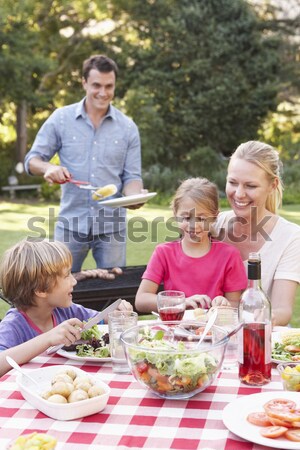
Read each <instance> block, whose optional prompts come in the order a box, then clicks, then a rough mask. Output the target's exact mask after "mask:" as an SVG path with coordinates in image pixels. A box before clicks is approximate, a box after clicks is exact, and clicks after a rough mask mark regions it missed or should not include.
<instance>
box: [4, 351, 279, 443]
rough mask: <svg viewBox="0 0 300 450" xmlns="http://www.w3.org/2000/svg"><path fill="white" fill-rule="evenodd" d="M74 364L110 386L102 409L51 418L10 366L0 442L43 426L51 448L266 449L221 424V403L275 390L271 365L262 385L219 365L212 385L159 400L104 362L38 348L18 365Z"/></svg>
mask: <svg viewBox="0 0 300 450" xmlns="http://www.w3.org/2000/svg"><path fill="white" fill-rule="evenodd" d="M57 364H59V365H61V366H62V367H63V365H65V364H66V365H72V364H73V365H76V366H77V367H79V368H81V369H83V370H85V371H87V372H89V373H91V374H93V375H96V376H97V377H99V378H100V379H101V380H102V381H104V382H105V383H107V384H108V385H109V386H110V388H111V395H110V397H109V400H108V404H107V405H106V407H105V409H104V410H103V411H102V412H100V413H98V414H94V415H92V416H88V417H85V418H82V419H78V420H71V421H56V420H53V419H50V418H49V417H47V416H45V415H44V414H42V413H41V412H39V411H38V410H37V409H35V408H34V407H32V406H31V405H30V404H29V403H27V402H26V401H25V400H24V399H23V397H22V395H21V393H20V392H19V391H18V387H17V385H16V383H15V378H16V375H17V372H16V371H15V370H11V371H10V372H8V373H7V374H6V375H4V376H3V377H2V378H1V379H0V448H1V449H3V450H4V449H5V448H6V446H7V445H8V443H9V442H10V441H11V440H12V439H15V438H16V437H18V436H19V435H20V434H22V433H23V434H24V433H25V432H26V433H31V432H33V431H38V432H45V433H49V434H50V435H52V436H54V437H56V438H57V440H58V445H57V447H56V450H104V449H105V450H111V449H118V450H120V449H122V450H125V449H160V450H166V449H181V450H185V449H186V450H196V449H201V450H204V449H206V450H208V449H209V450H267V449H269V450H270V447H265V446H261V445H258V444H254V443H252V442H249V441H245V440H243V439H241V438H239V437H238V436H236V435H234V434H233V433H231V432H230V431H229V430H228V429H227V428H226V427H225V425H224V424H223V421H222V411H223V409H224V407H225V406H226V405H227V404H228V403H229V402H231V401H233V400H235V399H236V398H238V397H241V396H246V395H249V394H252V393H259V392H268V391H279V392H278V396H280V391H281V392H282V385H281V382H280V380H279V376H278V374H277V371H276V369H275V368H273V369H272V370H273V377H272V382H271V383H269V384H267V385H265V386H264V387H249V386H245V385H243V384H241V383H240V381H239V379H238V376H237V369H236V368H234V369H231V370H230V371H223V372H221V373H220V374H219V376H218V378H217V379H216V380H215V381H214V383H213V384H212V386H210V387H209V388H207V389H206V390H205V391H204V392H202V393H200V394H198V395H196V396H195V397H193V398H191V399H189V400H164V399H162V398H159V397H157V396H155V395H153V394H152V393H150V391H149V390H147V389H144V388H143V387H142V386H141V385H140V384H139V383H138V382H137V381H136V380H135V378H134V376H133V375H131V374H124V375H123V374H122V375H120V374H115V373H113V372H112V369H111V365H110V363H109V362H106V363H100V361H99V363H94V362H92V363H91V362H86V361H82V362H81V361H80V362H78V361H76V360H71V359H67V358H64V357H63V356H59V355H57V354H54V355H47V354H46V353H43V354H41V355H39V356H38V357H36V358H34V359H33V360H32V361H30V362H29V363H27V364H25V365H23V368H24V369H25V370H29V369H35V368H40V367H48V366H52V365H57Z"/></svg>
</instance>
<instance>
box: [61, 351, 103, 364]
mask: <svg viewBox="0 0 300 450" xmlns="http://www.w3.org/2000/svg"><path fill="white" fill-rule="evenodd" d="M56 353H57V354H58V355H60V356H63V357H64V358H67V359H73V360H74V361H82V362H96V363H105V362H110V361H111V357H110V356H109V357H103V358H102V357H96V356H79V355H77V353H76V351H70V352H69V351H67V350H64V349H62V348H61V349H60V350H58V351H57V352H56Z"/></svg>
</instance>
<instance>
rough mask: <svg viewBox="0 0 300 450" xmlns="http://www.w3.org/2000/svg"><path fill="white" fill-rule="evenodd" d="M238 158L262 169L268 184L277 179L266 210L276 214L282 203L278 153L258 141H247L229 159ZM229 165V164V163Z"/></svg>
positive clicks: (280, 165)
mask: <svg viewBox="0 0 300 450" xmlns="http://www.w3.org/2000/svg"><path fill="white" fill-rule="evenodd" d="M234 158H239V159H243V160H245V161H247V162H250V163H252V164H256V165H257V166H258V167H260V168H261V169H263V170H264V171H265V173H266V175H267V177H268V179H269V180H270V182H272V181H274V180H275V179H277V180H278V181H277V186H276V189H273V190H272V192H271V193H270V194H269V195H268V197H267V201H266V209H267V210H268V211H270V212H271V213H276V211H277V209H278V208H279V207H280V206H281V203H282V193H283V184H282V180H281V177H280V171H281V167H282V163H281V161H280V158H279V153H278V151H277V150H275V148H274V147H272V146H271V145H268V144H265V143H264V142H260V141H248V142H244V143H243V144H241V145H239V146H238V148H237V149H236V150H235V152H234V153H233V154H232V156H231V158H230V159H234ZM229 164H230V163H229Z"/></svg>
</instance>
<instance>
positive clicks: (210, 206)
mask: <svg viewBox="0 0 300 450" xmlns="http://www.w3.org/2000/svg"><path fill="white" fill-rule="evenodd" d="M185 197H189V198H191V199H192V200H194V202H195V203H197V204H199V205H201V206H203V207H204V208H205V209H207V210H208V211H209V213H210V214H211V217H212V218H216V217H217V215H218V213H219V193H218V188H217V186H216V185H215V183H212V182H211V181H209V180H207V178H200V177H198V178H188V179H187V180H185V181H183V182H182V183H181V185H180V186H179V187H178V189H177V191H176V193H175V195H174V197H173V200H172V203H171V207H172V208H173V213H174V215H175V216H176V213H177V211H178V209H179V207H180V203H181V202H182V200H183V199H184V198H185Z"/></svg>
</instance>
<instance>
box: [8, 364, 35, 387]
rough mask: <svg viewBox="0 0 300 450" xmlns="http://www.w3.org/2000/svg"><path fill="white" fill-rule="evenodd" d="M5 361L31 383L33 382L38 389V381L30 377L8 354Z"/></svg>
mask: <svg viewBox="0 0 300 450" xmlns="http://www.w3.org/2000/svg"><path fill="white" fill-rule="evenodd" d="M6 361H7V362H8V364H9V365H10V366H11V367H13V369H16V370H17V371H18V372H20V373H21V374H22V375H24V377H26V378H28V380H30V381H31V382H32V383H33V384H35V385H36V386H37V387H38V389H39V390H40V385H39V383H38V382H37V381H36V380H35V379H34V378H31V376H30V375H28V373H27V372H25V370H23V369H22V368H21V367H20V366H19V364H18V363H17V362H16V361H15V360H14V359H12V358H11V357H10V356H6Z"/></svg>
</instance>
